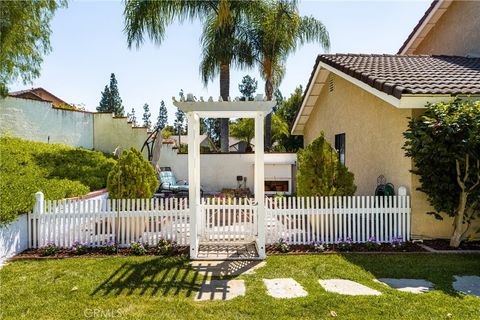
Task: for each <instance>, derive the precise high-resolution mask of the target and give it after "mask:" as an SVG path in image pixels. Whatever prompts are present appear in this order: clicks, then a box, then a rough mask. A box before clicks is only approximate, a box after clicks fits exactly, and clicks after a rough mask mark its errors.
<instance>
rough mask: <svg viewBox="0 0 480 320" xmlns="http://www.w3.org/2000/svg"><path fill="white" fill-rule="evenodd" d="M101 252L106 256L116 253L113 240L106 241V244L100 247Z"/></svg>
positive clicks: (115, 245)
mask: <svg viewBox="0 0 480 320" xmlns="http://www.w3.org/2000/svg"><path fill="white" fill-rule="evenodd" d="M102 251H103V252H104V253H106V254H114V253H117V243H116V242H115V241H113V240H110V241H108V242H107V244H106V245H104V246H103V247H102Z"/></svg>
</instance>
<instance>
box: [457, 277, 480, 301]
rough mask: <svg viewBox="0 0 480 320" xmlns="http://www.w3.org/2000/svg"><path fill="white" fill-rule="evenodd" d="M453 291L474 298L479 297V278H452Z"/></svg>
mask: <svg viewBox="0 0 480 320" xmlns="http://www.w3.org/2000/svg"><path fill="white" fill-rule="evenodd" d="M454 277H455V281H454V282H453V284H452V286H453V289H455V290H457V291H459V292H462V293H464V294H468V295H471V296H475V297H480V277H479V276H454Z"/></svg>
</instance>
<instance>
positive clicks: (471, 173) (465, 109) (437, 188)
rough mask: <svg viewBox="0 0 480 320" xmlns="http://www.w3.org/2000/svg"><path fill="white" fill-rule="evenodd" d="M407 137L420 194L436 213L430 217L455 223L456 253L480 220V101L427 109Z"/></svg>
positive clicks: (413, 122)
mask: <svg viewBox="0 0 480 320" xmlns="http://www.w3.org/2000/svg"><path fill="white" fill-rule="evenodd" d="M404 136H405V138H406V142H405V145H404V149H405V150H406V155H407V156H409V157H411V158H412V160H413V163H414V165H415V169H414V170H412V172H413V173H415V174H417V175H418V176H419V178H420V183H421V186H420V188H418V190H419V191H422V192H424V193H425V194H426V196H427V199H428V201H429V202H430V204H431V205H432V207H433V208H434V209H435V212H428V213H429V214H432V215H433V216H435V217H436V218H437V219H440V220H442V219H443V217H442V216H441V215H440V212H444V213H446V214H447V215H449V216H450V217H453V218H454V223H453V232H452V237H451V239H450V245H451V246H453V247H458V246H459V245H460V242H461V240H463V239H464V238H465V237H467V236H468V232H469V231H470V230H469V227H470V226H471V225H472V222H473V220H474V219H476V218H478V217H480V101H462V100H460V99H455V100H454V101H452V102H450V103H437V104H427V108H426V111H425V113H424V114H423V115H422V116H421V117H418V118H413V119H410V122H409V124H408V130H407V131H406V132H405V133H404Z"/></svg>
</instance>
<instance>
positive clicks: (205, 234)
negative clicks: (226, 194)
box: [200, 198, 258, 243]
mask: <svg viewBox="0 0 480 320" xmlns="http://www.w3.org/2000/svg"><path fill="white" fill-rule="evenodd" d="M201 204H202V205H201V209H200V212H201V216H200V242H217V243H218V242H222V243H229V242H233V241H242V242H251V241H254V240H255V238H256V235H257V227H258V226H257V220H258V219H257V218H258V217H257V211H258V210H257V206H256V205H255V203H254V200H253V199H241V198H239V199H237V198H233V199H230V198H229V199H225V198H223V199H219V198H212V199H211V198H206V199H202V202H201Z"/></svg>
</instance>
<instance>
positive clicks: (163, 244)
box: [155, 239, 177, 256]
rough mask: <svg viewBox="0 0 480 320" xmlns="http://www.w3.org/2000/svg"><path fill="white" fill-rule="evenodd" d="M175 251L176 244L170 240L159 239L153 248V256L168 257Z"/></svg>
mask: <svg viewBox="0 0 480 320" xmlns="http://www.w3.org/2000/svg"><path fill="white" fill-rule="evenodd" d="M176 250H177V243H176V242H175V241H172V240H167V239H160V240H159V241H158V243H157V246H156V247H155V254H158V255H160V256H169V255H172V254H174V253H175V251H176Z"/></svg>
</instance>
